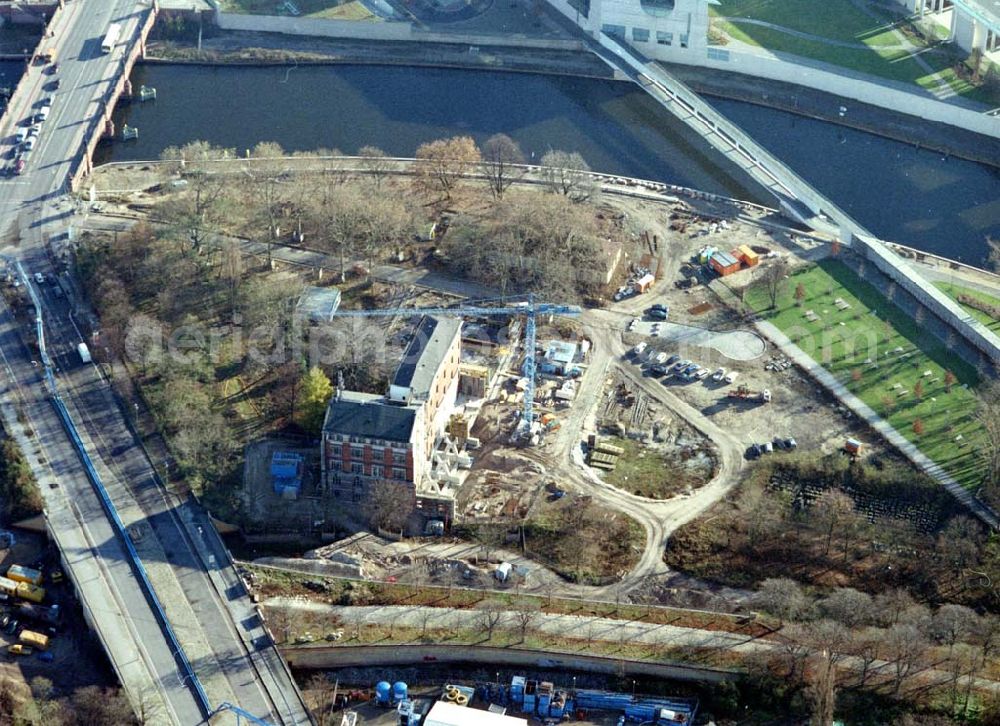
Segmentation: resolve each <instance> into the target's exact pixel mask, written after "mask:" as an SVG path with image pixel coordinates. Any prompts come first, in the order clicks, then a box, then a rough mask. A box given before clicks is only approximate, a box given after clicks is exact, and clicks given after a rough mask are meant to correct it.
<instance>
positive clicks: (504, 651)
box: [280, 645, 740, 682]
mask: <svg viewBox="0 0 1000 726" xmlns="http://www.w3.org/2000/svg"><path fill="white" fill-rule="evenodd" d="M280 650H281V654H282V655H283V656H284V657H285V658H286V660H287V661H288V664H289V665H290V666H291V667H292V668H316V669H326V668H346V667H351V666H362V667H364V666H379V665H412V664H419V665H423V664H425V663H427V661H428V660H431V661H433V662H436V663H482V664H486V665H491V666H492V665H505V666H520V667H525V668H563V669H571V670H581V671H589V672H592V673H609V674H615V673H622V672H624V673H626V674H630V675H649V676H656V677H659V678H672V679H675V680H683V681H713V682H718V681H725V680H732V679H735V678H739V677H740V674H739V673H737V672H736V671H727V670H722V669H715V668H704V667H699V666H687V665H681V664H668V663H646V662H641V661H628V660H620V659H618V658H604V657H600V656H592V655H578V654H570V653H559V652H553V651H541V650H520V649H517V650H515V649H512V648H492V647H489V646H477V645H320V646H296V647H286V648H281V649H280Z"/></svg>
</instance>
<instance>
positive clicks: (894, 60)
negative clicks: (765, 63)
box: [717, 22, 950, 87]
mask: <svg viewBox="0 0 1000 726" xmlns="http://www.w3.org/2000/svg"><path fill="white" fill-rule="evenodd" d="M717 26H718V27H719V28H720V29H721V30H724V32H726V33H727V34H728V35H730V36H731V37H733V38H735V39H736V40H740V41H743V42H744V43H750V44H753V45H759V46H762V47H764V48H767V49H768V50H772V51H779V52H785V53H790V54H792V55H798V56H802V57H803V58H812V59H814V60H818V61H822V62H824V63H830V64H832V65H836V66H841V67H842V68H850V69H852V70H855V71H858V72H860V73H868V74H870V75H873V76H879V77H881V78H888V79H890V80H894V81H900V82H902V83H918V84H920V85H922V86H927V87H931V86H933V85H934V84H935V81H934V80H933V79H932V78H931V75H932V74H929V73H928V72H927V71H926V70H924V68H923V67H922V66H920V65H919V64H918V63H917V62H916V61H915V60H913V58H912V57H910V56H909V55H908V54H907V53H906V51H903V50H897V49H889V48H880V46H874V47H872V48H870V49H869V50H862V49H860V48H840V47H837V46H833V45H827V44H826V43H821V42H818V41H812V40H806V39H804V38H797V37H795V36H793V35H789V34H787V33H782V32H781V31H778V30H773V29H771V28H761V27H757V26H752V25H735V24H733V23H728V22H721V23H718V24H717ZM923 58H924V60H926V61H927V62H928V63H929V64H930V65H931V67H932V69H933V71H934V72H937V71H941V70H944V69H947V68H948V67H949V66H950V64H949V62H948V61H947V59H944V58H941V57H939V56H937V55H936V54H925V55H924V56H923Z"/></svg>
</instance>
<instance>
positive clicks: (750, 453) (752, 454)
mask: <svg viewBox="0 0 1000 726" xmlns="http://www.w3.org/2000/svg"><path fill="white" fill-rule="evenodd" d="M743 456H744V458H747V459H756V458H757V457H758V456H760V446H759V445H758V444H750V446H748V447H747V450H746V451H744V452H743Z"/></svg>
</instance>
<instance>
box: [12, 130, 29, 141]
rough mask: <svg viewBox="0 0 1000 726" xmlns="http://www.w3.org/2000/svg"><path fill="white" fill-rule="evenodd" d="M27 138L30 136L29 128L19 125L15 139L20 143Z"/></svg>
mask: <svg viewBox="0 0 1000 726" xmlns="http://www.w3.org/2000/svg"><path fill="white" fill-rule="evenodd" d="M26 138H28V129H26V128H25V127H24V126H19V127H18V129H17V131H15V132H14V141H15V142H17V143H18V144H20V143H22V142H23V141H24V140H25V139H26Z"/></svg>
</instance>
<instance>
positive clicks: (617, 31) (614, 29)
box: [601, 23, 625, 39]
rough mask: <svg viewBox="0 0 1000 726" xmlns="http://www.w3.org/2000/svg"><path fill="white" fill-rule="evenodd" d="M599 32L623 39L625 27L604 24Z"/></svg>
mask: <svg viewBox="0 0 1000 726" xmlns="http://www.w3.org/2000/svg"><path fill="white" fill-rule="evenodd" d="M601 30H602V31H603V32H604V33H606V34H608V35H613V36H614V37H616V38H622V39H624V38H625V26H624V25H611V24H608V23H605V24H604V25H602V26H601Z"/></svg>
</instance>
